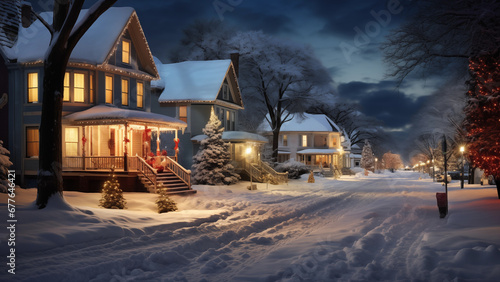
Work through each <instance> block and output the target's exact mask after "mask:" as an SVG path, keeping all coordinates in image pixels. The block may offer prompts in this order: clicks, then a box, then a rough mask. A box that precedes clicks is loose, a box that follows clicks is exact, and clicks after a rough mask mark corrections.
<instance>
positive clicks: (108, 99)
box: [105, 75, 113, 104]
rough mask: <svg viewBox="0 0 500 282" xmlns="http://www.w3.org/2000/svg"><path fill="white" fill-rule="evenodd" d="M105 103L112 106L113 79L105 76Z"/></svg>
mask: <svg viewBox="0 0 500 282" xmlns="http://www.w3.org/2000/svg"><path fill="white" fill-rule="evenodd" d="M105 84H106V86H105V87H106V103H108V104H113V77H112V76H110V75H106V83H105Z"/></svg>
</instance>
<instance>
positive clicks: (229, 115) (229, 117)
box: [226, 111, 231, 131]
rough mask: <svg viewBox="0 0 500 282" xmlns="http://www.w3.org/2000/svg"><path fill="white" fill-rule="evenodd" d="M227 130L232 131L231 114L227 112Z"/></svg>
mask: <svg viewBox="0 0 500 282" xmlns="http://www.w3.org/2000/svg"><path fill="white" fill-rule="evenodd" d="M226 130H228V131H229V130H231V112H230V111H226Z"/></svg>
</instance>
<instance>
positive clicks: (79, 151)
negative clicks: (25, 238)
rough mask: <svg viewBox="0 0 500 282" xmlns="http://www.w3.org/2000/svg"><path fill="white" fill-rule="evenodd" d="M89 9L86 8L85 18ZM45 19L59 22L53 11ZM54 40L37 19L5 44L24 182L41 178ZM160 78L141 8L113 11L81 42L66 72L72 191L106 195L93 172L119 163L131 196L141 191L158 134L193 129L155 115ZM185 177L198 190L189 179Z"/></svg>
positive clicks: (66, 146)
mask: <svg viewBox="0 0 500 282" xmlns="http://www.w3.org/2000/svg"><path fill="white" fill-rule="evenodd" d="M86 12H87V10H82V11H81V13H80V16H79V19H78V20H81V18H82V17H83V16H84V15H85V13H86ZM40 16H41V17H42V18H44V19H45V20H46V21H47V22H49V23H50V22H51V21H52V13H51V12H45V13H41V15H40ZM77 25H78V22H77ZM49 41H50V33H49V31H48V30H47V29H46V28H45V27H44V25H43V24H42V23H41V22H40V21H39V20H36V21H34V22H33V23H32V24H31V25H30V26H29V27H28V28H23V27H20V28H19V32H18V37H17V39H16V40H15V42H14V44H12V45H11V46H8V45H7V44H2V46H0V54H1V56H0V74H1V75H2V88H6V89H8V91H7V92H6V93H7V97H8V121H7V122H8V127H9V132H8V138H7V141H8V148H9V150H10V151H11V152H12V155H11V159H12V161H13V163H14V169H15V170H16V173H17V175H19V180H21V184H25V183H26V182H25V178H26V180H28V179H29V178H31V179H34V178H36V174H37V172H38V141H39V137H38V136H39V132H38V127H39V123H40V118H41V105H42V103H41V102H42V100H43V93H42V92H43V89H42V81H43V76H44V73H43V59H44V56H45V52H46V50H47V46H48V45H49ZM157 78H159V75H158V71H157V69H156V66H155V63H154V59H153V56H152V54H151V51H150V49H149V46H148V43H147V41H146V37H145V35H144V32H143V31H142V27H141V25H140V22H139V19H138V17H137V14H136V13H135V11H134V9H133V8H129V7H120V8H117V7H112V8H110V9H109V10H107V11H106V12H104V13H103V14H102V15H101V16H100V17H99V19H98V20H97V21H96V22H95V23H94V24H93V25H92V26H91V27H90V29H89V30H88V31H87V32H86V34H85V35H84V36H83V37H82V38H81V40H80V41H79V43H78V44H77V45H76V47H75V48H74V50H73V52H72V54H71V57H70V59H69V63H68V66H67V69H66V75H65V79H64V93H63V101H64V104H63V128H62V130H63V131H62V135H63V136H62V139H63V140H62V142H63V144H62V145H63V146H62V150H63V164H62V166H63V171H64V173H63V177H64V178H65V181H64V185H65V189H70V188H73V189H80V190H83V189H85V188H94V190H98V189H100V187H99V185H93V184H96V183H97V181H102V178H101V179H99V178H97V180H95V179H96V178H92V177H91V176H90V175H89V172H92V173H93V174H94V175H95V174H97V172H98V171H99V170H102V171H103V172H105V173H104V174H102V175H107V173H109V169H110V168H111V167H112V166H114V167H115V168H117V170H121V171H123V173H122V174H123V177H122V179H121V180H120V181H121V182H122V188H123V189H124V190H126V191H127V190H128V191H131V190H139V188H140V185H139V181H138V180H137V175H138V174H141V172H142V175H145V176H148V175H149V178H153V175H152V174H151V173H155V172H156V171H155V170H151V166H149V165H145V161H144V159H143V157H146V155H147V154H148V152H150V150H151V149H150V143H151V138H150V135H151V134H150V133H151V131H156V132H159V131H170V132H175V134H177V132H178V131H179V130H184V129H185V128H186V127H187V125H186V123H185V122H184V121H181V120H178V119H175V118H171V117H167V116H163V115H159V114H154V113H151V87H150V84H151V81H152V80H154V79H157ZM4 79H5V80H4ZM4 81H6V82H7V83H6V84H7V85H6V86H5V84H4V83H3V82H4ZM2 91H3V89H2ZM174 163H175V162H174ZM138 170H139V171H138ZM145 170H148V171H145ZM82 171H85V174H82V173H81V172H82ZM75 172H76V173H75ZM179 174H180V173H179ZM82 175H87V176H89V177H84V178H82V177H81V176H82ZM155 179H156V178H155ZM93 180H95V182H92V181H93ZM184 180H185V182H187V186H188V188H190V187H189V180H186V179H184ZM29 184H30V185H33V183H29Z"/></svg>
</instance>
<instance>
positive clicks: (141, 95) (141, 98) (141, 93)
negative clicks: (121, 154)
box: [137, 82, 144, 108]
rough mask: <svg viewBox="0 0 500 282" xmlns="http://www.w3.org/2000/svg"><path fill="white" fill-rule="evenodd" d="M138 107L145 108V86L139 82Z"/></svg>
mask: <svg viewBox="0 0 500 282" xmlns="http://www.w3.org/2000/svg"><path fill="white" fill-rule="evenodd" d="M137 107H138V108H142V107H144V84H142V82H137Z"/></svg>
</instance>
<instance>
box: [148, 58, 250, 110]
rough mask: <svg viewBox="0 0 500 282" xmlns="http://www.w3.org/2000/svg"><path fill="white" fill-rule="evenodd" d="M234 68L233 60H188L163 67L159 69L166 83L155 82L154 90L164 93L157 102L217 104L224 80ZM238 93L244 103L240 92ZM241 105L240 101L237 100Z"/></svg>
mask: <svg viewBox="0 0 500 282" xmlns="http://www.w3.org/2000/svg"><path fill="white" fill-rule="evenodd" d="M231 66H232V63H231V60H212V61H187V62H181V63H175V64H163V65H161V66H160V67H159V69H160V72H159V73H160V78H161V80H162V81H163V82H162V81H155V82H153V87H155V88H159V89H161V86H164V88H163V92H162V93H161V95H160V98H159V99H158V102H160V103H167V102H180V101H186V102H210V103H215V101H216V100H217V95H218V94H219V90H220V88H221V86H222V83H223V82H224V78H225V77H226V75H227V74H228V72H229V71H230V69H231ZM236 92H238V93H235V95H236V96H237V97H236V99H237V100H241V98H240V94H239V90H238V91H236ZM236 103H241V101H236Z"/></svg>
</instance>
